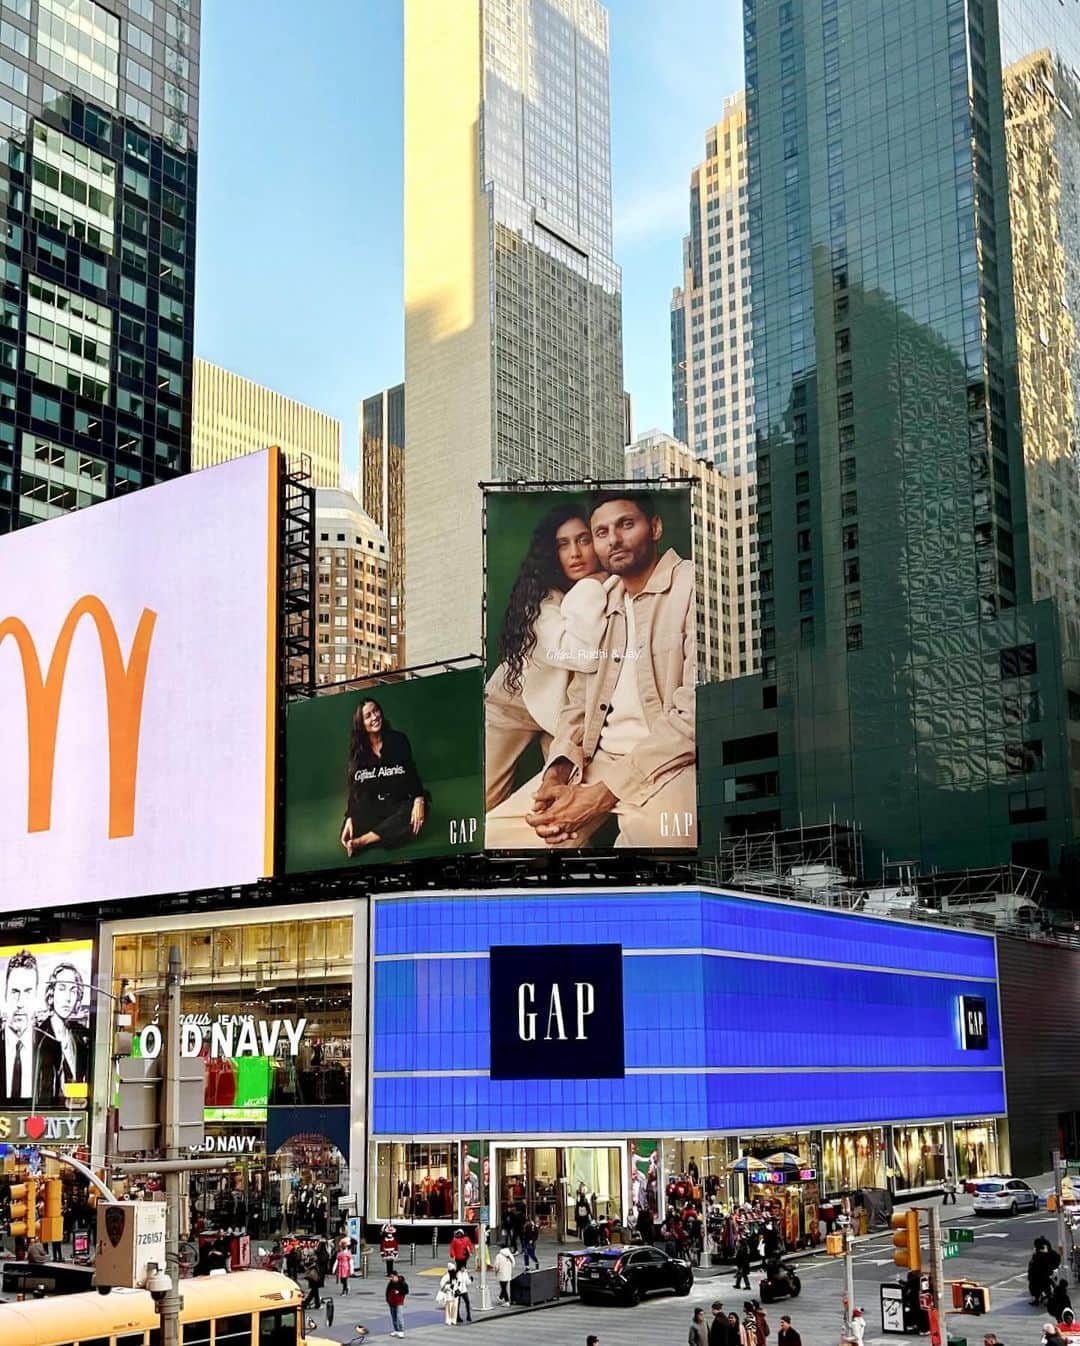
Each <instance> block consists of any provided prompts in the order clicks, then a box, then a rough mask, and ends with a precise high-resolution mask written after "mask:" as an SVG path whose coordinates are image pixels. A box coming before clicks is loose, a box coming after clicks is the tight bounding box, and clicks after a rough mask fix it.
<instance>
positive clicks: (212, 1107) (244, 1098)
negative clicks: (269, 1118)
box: [203, 1056, 271, 1122]
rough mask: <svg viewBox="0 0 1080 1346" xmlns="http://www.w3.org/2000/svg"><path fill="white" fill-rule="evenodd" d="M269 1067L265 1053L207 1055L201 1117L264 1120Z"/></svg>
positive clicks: (209, 1120) (223, 1119) (267, 1104)
mask: <svg viewBox="0 0 1080 1346" xmlns="http://www.w3.org/2000/svg"><path fill="white" fill-rule="evenodd" d="M270 1071H271V1065H270V1058H269V1057H268V1056H211V1057H210V1058H209V1059H208V1060H207V1062H206V1095H205V1106H204V1108H203V1120H204V1121H207V1122H265V1121H266V1109H267V1107H268V1106H269V1103H270Z"/></svg>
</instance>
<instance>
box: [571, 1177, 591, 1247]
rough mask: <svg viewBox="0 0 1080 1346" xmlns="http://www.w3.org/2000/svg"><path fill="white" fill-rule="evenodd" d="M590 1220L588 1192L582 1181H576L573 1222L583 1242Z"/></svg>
mask: <svg viewBox="0 0 1080 1346" xmlns="http://www.w3.org/2000/svg"><path fill="white" fill-rule="evenodd" d="M591 1222H592V1207H591V1205H590V1204H589V1194H588V1192H586V1190H585V1184H584V1183H583V1182H580V1183H578V1189H577V1196H576V1197H575V1198H574V1223H575V1224H576V1225H577V1236H578V1238H579V1239H581V1240H582V1242H584V1240H585V1231H586V1229H588V1227H589V1225H590V1224H591Z"/></svg>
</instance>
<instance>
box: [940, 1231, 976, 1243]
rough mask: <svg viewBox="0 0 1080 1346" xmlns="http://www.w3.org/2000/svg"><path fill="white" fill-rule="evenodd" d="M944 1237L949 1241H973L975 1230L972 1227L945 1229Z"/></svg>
mask: <svg viewBox="0 0 1080 1346" xmlns="http://www.w3.org/2000/svg"><path fill="white" fill-rule="evenodd" d="M945 1237H946V1238H947V1239H948V1241H949V1242H950V1243H974V1242H975V1231H974V1229H956V1228H953V1229H947V1230H946V1231H945Z"/></svg>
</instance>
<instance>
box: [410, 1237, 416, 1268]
mask: <svg viewBox="0 0 1080 1346" xmlns="http://www.w3.org/2000/svg"><path fill="white" fill-rule="evenodd" d="M409 1265H410V1266H415V1265H416V1240H415V1239H413V1241H412V1243H410V1244H409Z"/></svg>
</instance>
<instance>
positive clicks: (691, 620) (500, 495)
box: [484, 482, 698, 851]
mask: <svg viewBox="0 0 1080 1346" xmlns="http://www.w3.org/2000/svg"><path fill="white" fill-rule="evenodd" d="M485 532H486V545H487V559H486V633H487V634H486V647H487V648H486V665H487V667H486V672H487V682H486V688H485V699H484V738H485V762H484V767H485V808H486V817H487V823H486V844H487V848H488V849H489V850H499V851H520V850H546V849H552V848H558V849H567V850H578V849H592V850H597V849H610V848H611V847H612V846H615V847H620V848H622V847H630V848H634V849H640V850H647V851H653V850H695V849H696V848H697V844H698V835H697V745H696V735H695V722H694V685H695V681H696V655H697V616H696V606H697V605H696V593H695V588H696V584H695V574H694V562H693V558H692V554H691V522H690V491H689V489H684V488H676V489H671V488H664V489H656V490H651V489H649V487H648V483H645V482H642V483H635V484H632V485H627V486H626V487H625V489H624V488H622V487H619V488H612V489H605V490H603V491H593V492H590V491H587V490H574V491H561V490H546V489H528V488H522V489H517V490H501V489H500V490H489V492H488V493H487V497H486V530H485Z"/></svg>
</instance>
